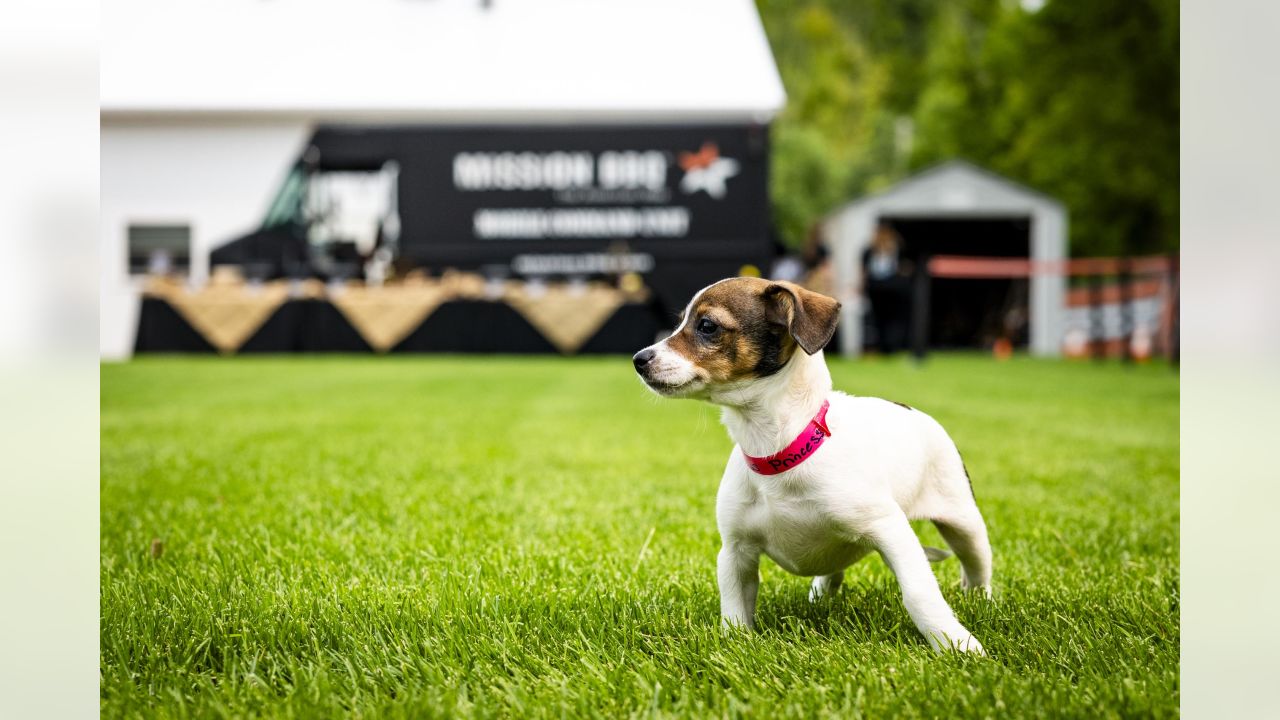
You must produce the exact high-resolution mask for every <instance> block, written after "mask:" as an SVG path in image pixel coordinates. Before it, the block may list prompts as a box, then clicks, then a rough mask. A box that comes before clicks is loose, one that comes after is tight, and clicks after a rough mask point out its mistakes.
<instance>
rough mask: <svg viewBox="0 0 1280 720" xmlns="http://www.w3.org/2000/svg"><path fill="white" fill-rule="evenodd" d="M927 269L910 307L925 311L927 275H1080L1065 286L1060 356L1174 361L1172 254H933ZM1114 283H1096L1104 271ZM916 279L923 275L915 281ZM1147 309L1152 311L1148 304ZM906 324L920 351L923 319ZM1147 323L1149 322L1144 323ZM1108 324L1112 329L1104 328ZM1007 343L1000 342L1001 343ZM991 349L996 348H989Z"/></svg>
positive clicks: (1174, 265) (923, 340) (1175, 305)
mask: <svg viewBox="0 0 1280 720" xmlns="http://www.w3.org/2000/svg"><path fill="white" fill-rule="evenodd" d="M926 267H927V268H928V273H927V274H925V275H924V276H921V277H919V278H918V281H917V283H916V300H917V303H916V307H917V308H918V309H920V310H921V311H923V312H924V313H927V312H928V309H927V303H928V295H929V289H928V282H929V280H931V279H932V278H948V279H973V280H981V279H1029V278H1031V277H1034V276H1038V275H1040V276H1043V275H1058V276H1062V277H1073V278H1081V279H1083V280H1084V283H1083V284H1082V285H1081V286H1079V287H1073V288H1071V289H1069V290H1068V292H1067V294H1066V297H1065V298H1064V300H1065V302H1066V306H1067V307H1066V308H1065V309H1064V310H1065V311H1066V312H1067V313H1068V324H1069V327H1068V328H1067V332H1066V336H1065V337H1063V339H1062V341H1063V352H1064V354H1066V355H1068V356H1084V355H1089V356H1093V357H1099V358H1100V357H1108V356H1120V357H1123V358H1125V359H1126V360H1131V359H1135V358H1136V359H1145V358H1147V357H1149V356H1151V355H1152V354H1153V353H1154V352H1160V353H1162V354H1164V355H1166V356H1167V357H1169V359H1170V360H1172V361H1173V362H1175V363H1176V362H1177V361H1178V346H1179V337H1178V335H1179V329H1178V302H1179V299H1178V295H1179V287H1178V285H1179V269H1178V256H1177V255H1176V254H1175V255H1148V256H1144V257H1131V258H1129V257H1093V258H1073V259H1064V260H1032V259H1029V258H1001V257H974V256H961V255H935V256H933V257H931V258H929V260H928V263H927V265H926ZM1108 277H1111V278H1115V280H1116V281H1115V282H1114V283H1110V284H1107V283H1104V279H1105V278H1108ZM920 281H923V282H920ZM1139 303H1143V304H1144V305H1143V307H1144V309H1145V310H1146V311H1147V313H1146V314H1147V315H1148V316H1150V315H1151V314H1152V313H1153V312H1157V313H1158V319H1155V320H1152V318H1150V317H1146V318H1144V319H1143V321H1142V322H1139V320H1138V318H1137V317H1136V316H1137V312H1136V310H1135V308H1136V307H1137V305H1138V304H1139ZM1153 309H1154V310H1153ZM913 325H914V326H915V331H914V335H915V338H914V342H913V345H914V346H915V349H916V353H917V354H918V355H923V353H924V347H925V344H926V338H925V335H926V334H927V326H928V319H927V315H926V316H923V317H922V316H921V315H919V314H917V316H916V318H915V322H914V323H913ZM1150 325H1154V327H1149V326H1150ZM1109 328H1111V329H1116V330H1118V332H1114V331H1111V330H1109ZM1004 344H1005V346H1006V347H1007V341H1005V342H1004ZM997 352H998V353H999V349H997Z"/></svg>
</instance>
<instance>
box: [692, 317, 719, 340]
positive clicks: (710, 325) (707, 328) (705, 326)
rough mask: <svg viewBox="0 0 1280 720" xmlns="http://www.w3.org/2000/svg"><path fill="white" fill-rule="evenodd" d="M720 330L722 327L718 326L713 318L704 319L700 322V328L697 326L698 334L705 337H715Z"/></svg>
mask: <svg viewBox="0 0 1280 720" xmlns="http://www.w3.org/2000/svg"><path fill="white" fill-rule="evenodd" d="M719 329H720V326H719V325H717V324H716V322H715V320H712V319H711V318H702V319H701V320H699V321H698V326H697V330H698V334H699V335H701V336H703V337H711V336H712V335H715V334H716V331H717V330H719Z"/></svg>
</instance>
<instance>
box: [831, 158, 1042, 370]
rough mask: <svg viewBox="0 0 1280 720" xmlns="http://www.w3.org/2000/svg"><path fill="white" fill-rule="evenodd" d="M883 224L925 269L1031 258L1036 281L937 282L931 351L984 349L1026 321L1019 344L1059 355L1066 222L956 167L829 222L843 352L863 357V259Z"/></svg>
mask: <svg viewBox="0 0 1280 720" xmlns="http://www.w3.org/2000/svg"><path fill="white" fill-rule="evenodd" d="M880 223H886V224H888V225H889V226H891V227H892V228H893V229H894V230H896V231H897V232H898V234H899V235H900V236H901V237H902V239H903V250H904V253H906V254H907V255H908V256H910V257H911V258H912V259H914V260H916V261H918V266H919V267H920V268H923V267H925V266H926V265H927V261H928V258H930V257H934V256H938V255H952V256H970V257H992V258H1027V259H1029V260H1031V261H1032V263H1033V267H1035V268H1037V270H1038V271H1037V272H1033V273H1032V274H1031V276H1030V278H1029V279H1001V278H986V279H956V278H948V279H936V278H935V279H934V280H933V281H932V282H931V285H932V288H931V292H930V294H929V296H930V300H929V308H930V317H931V318H933V320H932V321H931V324H930V330H929V338H928V340H929V344H930V345H931V346H935V347H939V346H941V347H976V346H978V345H979V343H980V342H981V340H982V338H983V337H984V335H983V332H984V327H985V326H986V325H989V324H990V322H992V318H993V317H994V316H995V315H996V314H999V313H1008V312H1025V313H1026V323H1025V329H1026V332H1025V336H1024V337H1021V338H1018V339H1016V341H1017V342H1018V344H1022V345H1024V346H1025V347H1026V348H1027V350H1028V351H1029V352H1030V353H1031V354H1033V355H1040V356H1051V355H1057V354H1058V353H1059V352H1060V349H1061V343H1062V333H1063V331H1064V319H1065V307H1064V300H1065V290H1066V284H1065V280H1064V277H1063V275H1062V274H1061V273H1058V272H1054V271H1053V267H1054V265H1055V264H1056V263H1055V261H1060V260H1063V259H1064V258H1065V257H1066V255H1067V212H1066V209H1065V208H1064V207H1063V205H1062V204H1061V203H1059V202H1058V201H1057V200H1054V199H1053V198H1051V197H1048V196H1046V195H1044V194H1042V193H1039V192H1036V191H1034V190H1031V189H1029V188H1027V187H1025V186H1022V185H1019V184H1018V183H1015V182H1013V181H1011V180H1008V179H1006V178H1004V177H1001V176H999V175H996V174H995V173H992V172H990V171H988V170H984V169H982V168H980V167H977V166H976V165H973V164H971V163H968V162H964V161H961V160H955V161H951V162H948V163H945V164H943V165H938V166H936V167H933V168H930V169H928V170H925V171H924V172H921V173H919V174H917V175H914V176H912V177H910V178H907V179H906V180H903V181H902V182H899V183H898V184H896V185H894V186H892V187H890V188H889V189H887V190H885V191H883V192H880V193H877V194H874V195H869V196H867V197H864V198H861V199H858V200H855V201H853V202H851V203H849V204H848V205H845V206H844V207H842V208H840V209H839V210H837V211H836V212H835V213H833V214H832V215H830V216H829V217H828V218H827V221H826V223H825V228H824V237H825V240H826V244H827V247H828V249H829V250H830V252H831V260H832V263H833V267H834V274H835V281H836V291H837V293H838V294H839V296H840V300H841V302H843V303H844V309H843V311H842V312H843V315H842V317H841V322H840V336H839V337H840V352H841V354H843V355H845V356H846V357H856V356H857V355H859V354H860V353H861V352H862V348H863V339H864V338H863V318H864V314H865V312H866V310H867V307H866V303H865V301H864V299H863V298H862V297H861V296H860V295H859V288H860V286H861V282H862V254H863V251H864V250H865V249H866V248H867V247H868V245H869V244H870V241H871V238H872V234H873V233H874V231H875V229H876V227H877V225H878V224H880Z"/></svg>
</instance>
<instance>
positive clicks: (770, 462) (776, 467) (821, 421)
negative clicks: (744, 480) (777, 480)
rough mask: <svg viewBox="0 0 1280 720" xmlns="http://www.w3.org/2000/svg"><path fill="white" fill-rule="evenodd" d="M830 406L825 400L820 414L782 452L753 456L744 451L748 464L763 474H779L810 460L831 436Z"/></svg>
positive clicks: (743, 454)
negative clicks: (828, 413) (828, 411)
mask: <svg viewBox="0 0 1280 720" xmlns="http://www.w3.org/2000/svg"><path fill="white" fill-rule="evenodd" d="M829 407H831V401H830V400H823V401H822V407H821V408H820V409H819V410H818V414H817V415H814V416H813V419H812V420H810V421H809V424H808V425H805V426H804V430H801V431H800V434H799V435H798V436H797V437H796V439H795V440H792V441H791V444H790V445H788V446H787V447H786V448H785V449H784V450H782V451H781V452H776V453H774V454H772V455H770V456H769V457H751V456H750V455H748V454H747V453H746V452H745V451H744V452H743V453H742V456H743V457H745V458H746V459H747V465H748V466H749V467H750V468H751V469H752V470H755V471H756V472H757V473H759V474H761V475H777V474H778V473H781V472H786V471H788V470H791V469H792V468H795V467H797V466H798V465H800V463H802V462H804V461H805V460H808V459H809V458H810V457H812V455H813V454H814V453H815V452H817V451H818V448H820V447H822V443H824V442H826V440H827V438H829V437H831V431H830V430H828V429H827V408H829Z"/></svg>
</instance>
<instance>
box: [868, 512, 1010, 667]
mask: <svg viewBox="0 0 1280 720" xmlns="http://www.w3.org/2000/svg"><path fill="white" fill-rule="evenodd" d="M867 535H868V538H869V539H870V540H871V542H872V543H873V544H874V545H875V547H876V549H877V550H879V551H880V555H881V556H883V557H884V560H885V562H886V563H888V564H889V569H890V570H893V574H894V575H896V576H897V578H898V584H899V586H901V588H902V602H903V604H905V605H906V606H907V614H909V615H910V616H911V620H912V621H913V622H914V623H915V625H916V627H917V628H919V629H920V633H921V634H922V635H924V636H925V639H927V640H928V641H929V645H931V646H932V647H933V649H934V650H938V651H942V650H943V649H946V648H954V649H956V650H962V651H964V652H971V653H975V654H978V655H983V654H985V652H984V651H983V649H982V644H981V643H979V642H978V640H977V638H975V637H974V636H973V634H972V633H970V632H969V631H968V630H967V629H965V627H964V626H963V625H961V624H960V621H959V620H957V619H956V616H955V613H954V612H952V611H951V606H950V605H948V604H947V600H946V598H944V597H942V590H940V589H939V588H938V579H937V578H936V577H934V575H933V568H931V567H929V558H928V557H927V556H926V555H925V552H924V547H923V546H922V545H921V544H920V539H919V538H917V537H916V534H915V532H914V531H913V530H912V529H911V523H910V522H908V521H907V516H906V515H904V514H903V513H902V511H901V510H899V509H897V508H895V509H894V511H892V512H890V513H889V514H887V515H886V516H884V517H882V518H880V519H878V520H876V521H874V522H872V523H871V526H870V527H869V528H868V529H867Z"/></svg>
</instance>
